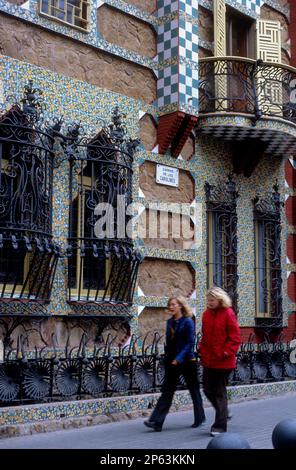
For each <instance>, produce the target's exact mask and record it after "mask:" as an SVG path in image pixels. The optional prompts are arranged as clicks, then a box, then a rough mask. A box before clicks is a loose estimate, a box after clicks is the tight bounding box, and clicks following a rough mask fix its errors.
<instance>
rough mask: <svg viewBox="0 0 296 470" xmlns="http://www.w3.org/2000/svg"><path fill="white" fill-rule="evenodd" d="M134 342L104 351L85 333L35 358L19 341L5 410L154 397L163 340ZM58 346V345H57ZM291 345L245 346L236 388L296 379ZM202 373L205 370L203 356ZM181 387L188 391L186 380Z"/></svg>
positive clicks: (4, 374) (1, 386)
mask: <svg viewBox="0 0 296 470" xmlns="http://www.w3.org/2000/svg"><path fill="white" fill-rule="evenodd" d="M146 339H147V338H144V339H141V338H135V337H134V336H133V337H132V338H131V341H130V343H129V345H128V346H125V347H123V348H122V347H120V346H117V347H113V343H114V338H111V336H110V335H109V336H108V337H107V339H106V341H105V342H104V343H103V344H101V345H100V346H99V347H97V346H96V345H93V347H92V349H90V348H89V344H88V341H87V337H86V335H85V334H83V335H82V338H81V341H80V344H79V346H77V347H74V348H71V349H70V348H69V347H68V345H66V347H65V349H64V350H63V351H58V350H57V349H56V347H54V348H53V350H52V351H51V352H49V350H48V349H46V348H44V349H43V350H42V349H41V350H39V351H37V349H36V350H35V353H34V357H29V356H28V354H27V353H26V351H25V349H24V344H25V341H24V337H22V336H20V337H19V338H18V344H17V348H16V350H10V351H9V352H8V353H7V354H6V356H5V360H4V362H3V363H2V364H0V404H1V406H7V405H17V404H24V403H35V402H50V401H59V400H69V399H73V400H75V399H83V398H84V399H86V398H91V397H96V398H99V397H107V396H124V395H133V394H139V393H141V394H143V393H153V392H158V391H160V389H161V385H162V383H163V378H164V369H165V364H164V353H163V344H162V338H161V337H160V336H159V335H158V334H157V333H156V334H155V336H154V339H153V341H152V343H150V344H148V345H147V343H146ZM54 343H55V342H53V344H54ZM291 351H292V349H291V346H290V343H288V342H286V343H285V342H283V341H278V342H277V343H270V342H269V341H268V339H265V341H264V342H263V343H260V344H258V345H257V344H254V343H253V342H252V341H250V342H248V343H244V344H242V346H241V348H240V351H239V352H238V354H237V366H236V369H235V370H234V371H233V373H232V375H231V377H230V385H241V384H252V383H260V382H261V383H262V382H274V381H279V380H293V379H296V364H294V363H292V362H291V361H290V353H291ZM197 363H198V375H199V380H200V381H201V382H202V366H201V364H200V358H199V357H198V355H197ZM178 388H179V389H183V388H185V381H184V379H183V377H182V376H181V377H180V381H179V386H178Z"/></svg>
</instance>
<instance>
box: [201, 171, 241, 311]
mask: <svg viewBox="0 0 296 470" xmlns="http://www.w3.org/2000/svg"><path fill="white" fill-rule="evenodd" d="M237 196H238V195H237V193H236V190H235V185H234V183H233V181H232V180H231V178H229V180H228V182H227V183H226V184H222V185H220V186H213V185H210V184H208V183H206V198H207V233H208V249H207V268H208V288H210V287H211V286H213V285H215V286H219V287H221V288H222V289H224V290H225V291H226V292H227V293H228V294H229V295H230V297H231V299H232V302H233V307H234V310H235V311H236V312H237V311H238V308H237V233H236V232H237V216H236V198H237Z"/></svg>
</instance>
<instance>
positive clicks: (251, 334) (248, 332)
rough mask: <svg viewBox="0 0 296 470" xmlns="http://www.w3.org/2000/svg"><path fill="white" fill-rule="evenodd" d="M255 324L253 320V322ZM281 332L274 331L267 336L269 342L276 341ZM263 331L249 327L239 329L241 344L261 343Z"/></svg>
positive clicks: (263, 338)
mask: <svg viewBox="0 0 296 470" xmlns="http://www.w3.org/2000/svg"><path fill="white" fill-rule="evenodd" d="M254 322H255V320H254ZM281 332H282V330H281V329H279V330H275V331H274V332H272V333H270V334H269V339H270V341H272V342H274V341H276V340H277V339H278V337H279V335H280V334H281ZM264 333H265V332H264V329H261V328H256V327H249V326H246V327H245V326H242V327H241V328H240V334H241V341H242V343H248V342H252V343H255V344H257V343H262V342H263V341H264V340H265V337H264Z"/></svg>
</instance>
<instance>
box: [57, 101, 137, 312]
mask: <svg viewBox="0 0 296 470" xmlns="http://www.w3.org/2000/svg"><path fill="white" fill-rule="evenodd" d="M138 143H139V141H137V140H132V139H128V138H127V136H126V130H125V128H124V126H123V123H122V116H121V115H120V114H119V110H118V108H117V107H116V108H115V109H114V112H113V115H112V122H111V123H110V124H109V125H108V126H106V125H105V126H103V128H102V129H101V130H100V132H98V133H97V134H96V135H95V136H93V137H88V138H86V137H84V136H81V135H80V128H79V126H77V125H74V126H72V127H71V128H69V130H68V134H67V135H66V137H65V139H64V144H63V145H64V150H65V155H66V157H67V158H68V160H69V165H70V196H69V197H70V214H69V238H68V246H67V257H68V293H69V297H68V300H69V301H70V302H75V303H81V304H85V303H95V304H97V305H99V304H105V305H108V304H109V305H122V306H123V307H124V306H126V305H130V304H131V302H132V298H133V293H134V289H135V284H136V277H137V272H138V267H139V263H140V261H141V259H142V257H141V255H140V253H139V252H137V251H136V250H135V249H134V248H133V243H132V240H131V236H130V234H129V233H126V226H127V224H128V222H129V220H130V216H129V215H128V213H127V210H126V209H127V207H128V206H129V204H130V203H131V200H132V164H133V154H134V152H135V150H136V147H137V145H138ZM100 216H103V218H104V220H103V219H102V217H101V219H100ZM99 219H100V220H101V221H102V220H103V223H102V224H100V225H98V223H99V222H100V220H99Z"/></svg>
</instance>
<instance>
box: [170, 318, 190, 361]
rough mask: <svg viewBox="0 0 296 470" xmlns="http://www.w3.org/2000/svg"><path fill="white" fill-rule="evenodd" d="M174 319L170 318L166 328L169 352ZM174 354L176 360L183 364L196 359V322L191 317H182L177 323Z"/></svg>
mask: <svg viewBox="0 0 296 470" xmlns="http://www.w3.org/2000/svg"><path fill="white" fill-rule="evenodd" d="M172 322H173V317H172V318H169V320H168V321H167V327H166V343H167V350H166V352H167V351H168V348H169V345H170V343H171V339H170V338H171V327H172ZM174 338H175V340H174V353H176V356H175V358H174V359H175V360H176V361H178V362H179V363H180V364H182V363H183V362H184V361H185V360H186V359H194V358H195V355H194V352H193V349H194V343H195V327H194V321H193V319H192V318H189V317H181V318H180V319H179V320H177V322H176V328H175V336H174Z"/></svg>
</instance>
